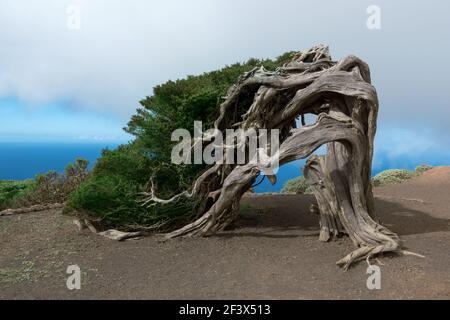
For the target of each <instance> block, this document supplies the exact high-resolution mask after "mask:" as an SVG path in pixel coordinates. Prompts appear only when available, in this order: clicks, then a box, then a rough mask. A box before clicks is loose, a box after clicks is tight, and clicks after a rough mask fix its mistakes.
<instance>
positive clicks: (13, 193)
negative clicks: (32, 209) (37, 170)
mask: <svg viewBox="0 0 450 320" xmlns="http://www.w3.org/2000/svg"><path fill="white" fill-rule="evenodd" d="M33 187H34V182H33V180H24V181H9V180H1V181H0V210H5V209H8V208H10V207H13V206H14V203H15V202H16V200H17V199H19V198H22V197H24V196H25V195H26V194H28V193H29V192H30V191H31V190H32V189H33Z"/></svg>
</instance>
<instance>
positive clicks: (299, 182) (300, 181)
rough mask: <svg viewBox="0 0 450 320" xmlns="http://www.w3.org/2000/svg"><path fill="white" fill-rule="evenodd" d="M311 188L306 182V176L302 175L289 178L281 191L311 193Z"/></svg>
mask: <svg viewBox="0 0 450 320" xmlns="http://www.w3.org/2000/svg"><path fill="white" fill-rule="evenodd" d="M310 192H311V189H310V187H309V185H308V182H306V179H305V177H304V176H300V177H297V178H294V179H291V180H288V181H287V182H286V183H285V184H284V186H283V188H282V189H281V193H296V194H304V193H310Z"/></svg>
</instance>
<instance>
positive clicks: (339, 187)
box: [149, 46, 400, 269]
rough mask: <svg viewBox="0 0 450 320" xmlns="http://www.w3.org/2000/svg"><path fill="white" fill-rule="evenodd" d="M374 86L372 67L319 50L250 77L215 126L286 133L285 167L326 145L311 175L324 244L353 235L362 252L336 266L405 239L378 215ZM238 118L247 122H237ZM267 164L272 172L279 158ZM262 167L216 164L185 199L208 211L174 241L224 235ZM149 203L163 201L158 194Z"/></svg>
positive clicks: (234, 90)
mask: <svg viewBox="0 0 450 320" xmlns="http://www.w3.org/2000/svg"><path fill="white" fill-rule="evenodd" d="M370 82H371V80H370V71H369V67H368V66H367V64H366V63H364V62H363V61H361V60H360V59H359V58H357V57H354V56H348V57H346V58H344V59H342V60H340V61H339V62H335V61H333V60H331V57H330V56H329V53H328V48H327V47H324V46H317V47H314V48H312V49H310V50H307V51H305V52H303V53H298V54H297V55H295V56H294V57H293V59H292V61H291V62H289V63H288V64H286V65H285V66H284V67H282V68H279V69H278V70H276V71H274V72H270V71H267V70H265V69H263V68H259V69H254V70H252V71H250V72H248V73H246V74H244V75H243V76H242V77H241V78H240V79H239V81H238V83H237V84H236V85H234V86H232V87H231V88H230V90H229V91H228V94H227V97H226V98H225V101H224V102H223V103H222V104H221V107H220V115H219V117H218V119H217V120H216V122H215V127H216V128H217V129H219V130H221V131H224V130H225V129H226V128H235V127H240V128H242V129H250V128H255V129H260V128H265V129H279V130H280V132H281V137H280V139H281V141H280V142H281V146H280V150H279V155H278V156H279V163H280V164H284V163H287V162H290V161H293V160H297V159H303V158H306V157H308V156H310V155H312V153H313V152H314V151H315V150H316V149H317V148H319V147H320V146H321V145H323V144H326V145H327V147H328V153H327V154H326V155H325V156H321V157H318V156H315V155H312V156H311V157H310V158H309V160H308V161H307V165H306V166H305V168H304V175H305V177H306V178H307V180H308V181H309V183H310V184H311V186H312V188H313V192H314V194H315V196H316V199H317V203H318V207H319V211H320V227H321V231H320V240H322V241H328V240H331V239H333V238H334V237H336V236H338V235H340V234H348V235H349V237H350V238H351V239H352V241H353V243H354V244H355V246H356V247H357V249H356V250H355V251H353V252H352V253H350V254H348V255H347V256H346V257H344V258H342V259H341V260H340V261H338V262H337V264H338V265H340V266H343V267H344V268H345V269H347V268H348V267H349V266H350V264H351V263H352V262H354V261H358V260H361V259H366V258H368V257H370V256H373V255H376V254H378V253H381V252H388V251H400V240H399V238H398V236H397V235H396V234H394V233H393V232H391V231H389V230H388V229H387V228H385V227H383V226H382V225H380V224H379V223H378V222H377V221H376V219H375V217H374V207H373V195H372V189H371V184H370V177H371V164H372V155H373V141H374V136H375V131H376V118H377V112H378V99H377V94H376V90H375V88H374V87H373V86H372V85H371V83H370ZM308 113H310V114H316V115H318V120H317V122H316V123H315V124H313V125H309V126H303V127H301V128H296V118H297V117H299V116H301V117H303V116H304V115H305V114H308ZM235 114H238V115H241V119H242V121H240V122H236V121H235V120H234V118H235V117H234V115H235ZM265 161H266V163H265V165H266V166H267V167H269V166H271V165H272V164H273V163H274V162H275V159H274V158H273V157H269V158H267V159H266V160H265ZM225 163H227V161H226V159H225ZM260 168H261V166H258V165H256V164H252V163H247V164H244V165H229V164H216V165H214V166H212V167H210V168H209V169H208V170H207V171H206V172H205V173H204V174H203V175H202V176H201V177H200V178H199V179H197V181H196V182H195V184H194V186H193V190H192V192H191V193H185V194H184V195H183V196H193V195H195V196H196V197H198V198H200V199H202V201H203V205H202V206H200V207H201V208H202V209H201V210H202V212H199V216H198V218H197V219H196V220H195V221H193V222H192V223H190V224H188V225H186V226H184V227H183V228H180V229H178V230H175V231H173V232H171V233H169V234H167V236H168V237H180V236H183V237H192V236H207V235H211V234H213V233H214V232H217V231H219V230H223V229H224V228H225V227H226V226H227V225H228V224H229V223H230V222H232V221H233V220H234V219H235V218H236V216H237V214H238V210H239V201H240V198H241V197H242V195H243V194H244V193H245V192H246V191H247V190H248V189H249V188H250V187H251V185H252V184H253V183H254V181H255V179H256V177H257V176H258V175H259V174H260V170H261V169H260ZM176 199H177V198H176V197H175V198H174V199H173V201H176ZM149 201H162V200H160V199H157V198H156V197H155V196H154V194H153V193H152V194H151V198H150V199H149Z"/></svg>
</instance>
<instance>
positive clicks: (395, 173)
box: [372, 169, 414, 187]
mask: <svg viewBox="0 0 450 320" xmlns="http://www.w3.org/2000/svg"><path fill="white" fill-rule="evenodd" d="M413 176H414V172H411V171H409V170H406V169H390V170H385V171H383V172H380V173H379V174H377V175H376V176H375V177H373V178H372V184H373V185H374V186H375V187H378V186H383V185H387V184H393V183H401V182H404V181H407V180H409V179H411V178H412V177H413Z"/></svg>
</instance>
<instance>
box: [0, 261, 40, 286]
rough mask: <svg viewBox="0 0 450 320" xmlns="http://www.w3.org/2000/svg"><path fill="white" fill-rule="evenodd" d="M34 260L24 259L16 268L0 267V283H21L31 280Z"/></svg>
mask: <svg viewBox="0 0 450 320" xmlns="http://www.w3.org/2000/svg"><path fill="white" fill-rule="evenodd" d="M33 272H34V262H32V261H24V262H23V263H22V265H21V266H20V267H18V268H0V283H21V282H27V281H32V274H33Z"/></svg>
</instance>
